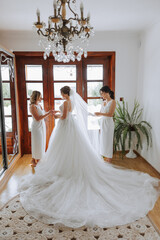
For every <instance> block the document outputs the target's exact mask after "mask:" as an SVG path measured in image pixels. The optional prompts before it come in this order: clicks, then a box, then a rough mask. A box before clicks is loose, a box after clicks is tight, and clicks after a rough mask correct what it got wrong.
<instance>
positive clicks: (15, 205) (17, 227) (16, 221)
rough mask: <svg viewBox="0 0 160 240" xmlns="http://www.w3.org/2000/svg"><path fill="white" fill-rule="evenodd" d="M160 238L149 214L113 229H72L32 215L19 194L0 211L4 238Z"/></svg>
mask: <svg viewBox="0 0 160 240" xmlns="http://www.w3.org/2000/svg"><path fill="white" fill-rule="evenodd" d="M97 239H98V240H144V239H145V240H160V236H159V234H158V233H157V231H156V230H155V228H154V227H153V225H152V223H151V221H150V220H149V219H148V217H144V218H142V219H140V220H138V221H136V222H134V223H131V224H126V225H124V226H117V227H112V228H99V227H93V228H92V227H85V226H84V227H81V228H77V229H72V228H68V227H65V226H64V225H61V224H55V225H53V224H49V225H47V224H44V223H42V222H40V221H38V220H36V219H35V218H33V217H32V216H29V215H28V214H27V213H26V211H25V210H24V208H23V207H22V205H21V203H20V200H19V195H18V196H16V197H14V198H13V199H11V200H10V201H9V202H8V203H7V204H5V206H4V207H3V208H2V209H1V211H0V240H97Z"/></svg>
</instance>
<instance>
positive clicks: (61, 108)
mask: <svg viewBox="0 0 160 240" xmlns="http://www.w3.org/2000/svg"><path fill="white" fill-rule="evenodd" d="M71 107H72V110H73V103H72V102H71ZM63 109H64V102H63V103H62V104H61V105H60V107H59V110H60V112H61V114H63ZM71 114H72V112H69V111H68V112H67V117H68V116H69V115H71Z"/></svg>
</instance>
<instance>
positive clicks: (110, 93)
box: [100, 86, 114, 99]
mask: <svg viewBox="0 0 160 240" xmlns="http://www.w3.org/2000/svg"><path fill="white" fill-rule="evenodd" d="M100 91H101V92H105V93H109V95H110V97H111V98H112V99H114V92H113V91H112V90H111V89H110V88H109V87H108V86H103V87H102V88H101V89H100Z"/></svg>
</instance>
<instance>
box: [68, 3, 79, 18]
mask: <svg viewBox="0 0 160 240" xmlns="http://www.w3.org/2000/svg"><path fill="white" fill-rule="evenodd" d="M67 3H68V8H69V9H70V11H71V12H72V13H73V14H74V16H75V17H76V16H78V14H77V13H75V12H74V11H73V10H72V8H71V6H70V0H69V1H68V2H67Z"/></svg>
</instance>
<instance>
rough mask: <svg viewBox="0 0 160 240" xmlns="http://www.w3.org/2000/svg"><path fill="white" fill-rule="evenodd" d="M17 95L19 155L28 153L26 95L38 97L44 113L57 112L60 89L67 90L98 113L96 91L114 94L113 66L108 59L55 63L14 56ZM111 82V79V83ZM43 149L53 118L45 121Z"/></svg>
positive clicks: (30, 119) (59, 103) (50, 130)
mask: <svg viewBox="0 0 160 240" xmlns="http://www.w3.org/2000/svg"><path fill="white" fill-rule="evenodd" d="M16 61H17V72H18V92H19V104H20V119H21V130H22V131H21V143H22V144H21V145H22V153H30V152H31V132H30V131H31V123H32V116H31V114H30V112H29V102H30V95H31V93H32V91H33V90H38V91H40V92H41V93H42V107H43V108H44V110H45V111H49V110H50V109H55V110H58V109H59V106H60V105H61V104H62V102H63V100H62V99H61V95H60V89H61V87H63V86H66V85H67V86H70V87H71V88H73V89H75V90H76V91H77V92H78V93H79V94H80V95H81V96H82V97H83V99H84V100H85V101H86V102H87V103H88V104H89V108H91V110H92V111H98V110H99V109H100V105H101V102H102V99H101V98H100V94H99V90H100V88H101V87H102V86H103V85H109V86H110V87H111V88H112V89H113V90H114V83H113V81H114V79H113V76H112V74H113V72H114V69H112V68H113V66H112V65H111V64H110V60H109V56H108V57H106V56H105V57H90V58H87V59H83V60H82V61H80V62H78V61H75V62H71V63H67V64H64V63H58V62H55V61H54V60H53V58H49V59H47V60H43V58H42V57H41V58H40V57H22V56H17V59H16ZM111 78H112V79H111ZM112 85H113V86H112ZM45 121H46V128H47V131H46V132H47V145H48V141H49V138H50V135H51V132H52V130H53V128H54V126H55V125H56V120H54V118H53V116H49V117H48V118H47V119H46V120H45Z"/></svg>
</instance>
